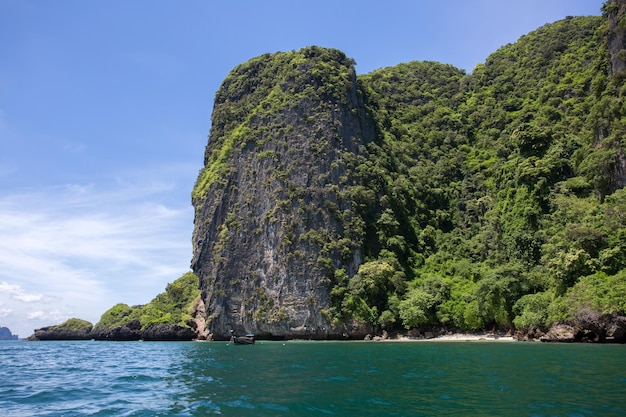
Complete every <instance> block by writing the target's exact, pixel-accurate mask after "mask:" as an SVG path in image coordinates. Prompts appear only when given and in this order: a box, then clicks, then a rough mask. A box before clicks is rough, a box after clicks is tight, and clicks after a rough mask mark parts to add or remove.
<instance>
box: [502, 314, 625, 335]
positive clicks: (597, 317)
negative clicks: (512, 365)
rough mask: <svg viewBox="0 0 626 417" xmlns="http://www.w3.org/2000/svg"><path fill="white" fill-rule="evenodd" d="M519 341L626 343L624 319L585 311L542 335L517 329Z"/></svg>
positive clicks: (539, 330) (559, 323) (538, 332)
mask: <svg viewBox="0 0 626 417" xmlns="http://www.w3.org/2000/svg"><path fill="white" fill-rule="evenodd" d="M514 338H515V339H517V340H519V341H532V340H541V341H542V342H567V343H572V342H583V343H626V317H625V316H620V315H618V314H601V313H598V312H595V311H585V312H583V313H581V314H579V315H578V316H577V317H576V318H575V319H571V320H566V321H563V322H558V323H554V324H553V325H552V326H550V328H549V329H548V330H547V331H546V332H545V333H544V332H543V331H542V330H541V329H537V328H531V329H518V330H517V331H516V332H515V335H514Z"/></svg>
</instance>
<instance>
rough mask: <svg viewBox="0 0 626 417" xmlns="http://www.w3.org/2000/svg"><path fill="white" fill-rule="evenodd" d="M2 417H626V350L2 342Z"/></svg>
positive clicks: (483, 344) (372, 344)
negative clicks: (209, 416)
mask: <svg viewBox="0 0 626 417" xmlns="http://www.w3.org/2000/svg"><path fill="white" fill-rule="evenodd" d="M0 415H3V416H87V415H89V416H206V415H224V416H324V415H330V416H624V415H626V346H624V345H584V344H576V345H568V344H542V343H507V342H441V343H439V342H421V343H419V342H418V343H410V342H384V343H382V342H295V341H289V342H258V343H257V344H256V345H254V346H240V345H233V344H230V343H225V342H208V343H194V342H184V343H173V342H170V343H167V342H93V341H91V342H3V343H0Z"/></svg>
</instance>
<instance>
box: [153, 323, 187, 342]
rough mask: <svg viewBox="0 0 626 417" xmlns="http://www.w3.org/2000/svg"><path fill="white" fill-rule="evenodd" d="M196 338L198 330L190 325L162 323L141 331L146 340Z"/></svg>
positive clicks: (184, 339)
mask: <svg viewBox="0 0 626 417" xmlns="http://www.w3.org/2000/svg"><path fill="white" fill-rule="evenodd" d="M195 338H196V332H195V331H194V329H192V328H189V327H183V326H178V325H172V324H166V323H160V324H155V325H152V326H150V327H148V328H147V329H145V330H143V331H142V332H141V339H142V340H145V341H189V340H194V339H195Z"/></svg>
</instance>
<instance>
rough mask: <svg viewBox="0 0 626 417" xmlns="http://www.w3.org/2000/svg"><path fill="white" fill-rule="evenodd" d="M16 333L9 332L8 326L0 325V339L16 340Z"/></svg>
mask: <svg viewBox="0 0 626 417" xmlns="http://www.w3.org/2000/svg"><path fill="white" fill-rule="evenodd" d="M17 339H18V335H16V334H13V333H11V330H10V329H9V328H8V327H0V340H17Z"/></svg>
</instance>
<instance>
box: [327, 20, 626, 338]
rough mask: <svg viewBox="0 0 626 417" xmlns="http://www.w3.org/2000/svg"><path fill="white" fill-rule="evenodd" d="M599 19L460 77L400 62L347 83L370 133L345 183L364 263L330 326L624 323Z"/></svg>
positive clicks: (624, 230) (559, 27) (614, 88)
mask: <svg viewBox="0 0 626 417" xmlns="http://www.w3.org/2000/svg"><path fill="white" fill-rule="evenodd" d="M605 20H606V19H601V18H596V17H578V18H568V19H565V20H562V21H559V22H556V23H554V24H551V25H546V26H544V27H542V28H540V29H538V30H537V31H535V32H533V33H531V34H528V35H526V36H524V37H522V38H521V39H520V40H519V41H518V42H517V43H515V44H512V45H507V46H505V47H503V48H501V49H500V50H498V51H497V52H495V53H494V54H492V55H491V56H490V57H489V58H488V59H487V62H486V63H485V64H484V65H479V66H478V67H477V68H476V69H475V70H474V72H473V73H472V74H471V75H465V74H463V73H462V72H461V71H459V70H456V69H454V68H452V67H450V66H447V65H442V64H438V63H430V62H413V63H408V64H401V65H398V66H396V67H392V68H385V69H381V70H377V71H375V72H373V73H371V74H367V75H364V76H362V77H361V78H360V80H361V82H362V83H363V85H364V86H365V88H366V91H367V92H368V95H369V97H370V100H371V103H372V106H373V107H374V111H373V113H374V114H375V115H376V118H377V120H378V124H379V126H380V128H381V131H382V132H383V133H382V135H383V136H382V140H381V141H380V142H378V143H376V144H372V145H370V146H369V148H368V149H369V151H370V158H369V160H368V161H367V163H368V164H369V169H367V170H365V169H363V170H357V174H358V173H360V172H367V176H365V177H363V178H362V179H361V181H362V183H363V184H364V186H366V187H368V188H369V190H371V191H372V192H373V194H374V195H376V199H372V201H371V202H370V204H371V205H370V206H369V207H370V208H371V207H376V209H375V210H373V213H375V214H373V213H372V211H370V213H369V216H370V217H369V223H370V224H371V227H370V238H369V239H368V243H369V245H367V246H366V248H365V249H366V250H365V253H366V254H367V255H368V258H367V259H366V262H365V263H364V264H363V265H362V266H361V268H360V269H359V272H358V273H357V274H356V275H355V276H354V277H352V278H351V279H350V281H347V282H346V284H347V285H346V290H344V291H338V290H337V289H335V290H334V292H335V293H337V294H341V296H342V297H341V301H340V304H338V305H341V308H342V311H343V313H344V316H346V317H350V316H351V317H356V318H358V319H361V320H370V321H372V322H374V323H376V324H379V325H382V326H388V327H393V326H398V325H402V326H403V327H405V328H407V329H408V328H412V327H423V326H428V325H437V326H439V325H444V326H451V327H456V328H462V329H485V328H492V327H493V326H498V327H500V328H510V327H512V325H516V326H517V327H533V326H540V327H541V326H545V325H547V324H549V323H551V322H553V321H555V320H559V319H564V318H567V317H572V316H575V315H576V314H578V313H579V312H581V311H583V310H585V309H593V310H596V311H601V312H619V313H622V314H623V313H625V312H626V310H625V305H624V302H625V300H626V288H625V285H626V276H625V275H624V268H626V256H624V253H626V252H625V251H626V241H625V240H624V236H626V217H625V216H624V214H625V212H624V210H625V208H626V199H625V197H626V190H624V189H623V188H622V187H623V185H624V183H623V178H620V175H622V176H623V173H621V172H620V169H619V166H620V165H619V164H620V163H621V164H622V166H623V164H624V157H623V155H624V143H623V142H620V138H622V137H623V135H621V133H620V132H621V131H622V130H623V122H622V117H623V114H624V110H623V109H622V107H621V103H622V100H623V99H622V97H621V93H620V88H621V81H620V80H618V79H615V78H611V76H610V74H609V66H608V52H607V50H606V45H605V42H606V40H605V38H606V27H605V23H604V22H605ZM620 157H621V160H620ZM368 184H376V187H375V188H374V187H372V186H371V185H368ZM376 200H377V201H376ZM381 266H385V267H384V268H383V267H381ZM402 277H404V280H403V279H402ZM368 283H369V284H368ZM372 283H373V284H372ZM364 285H365V286H367V285H370V286H371V287H374V288H375V290H369V291H364V290H363V287H364Z"/></svg>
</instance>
